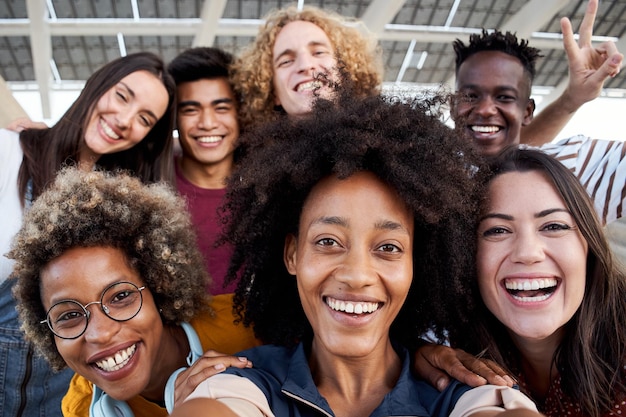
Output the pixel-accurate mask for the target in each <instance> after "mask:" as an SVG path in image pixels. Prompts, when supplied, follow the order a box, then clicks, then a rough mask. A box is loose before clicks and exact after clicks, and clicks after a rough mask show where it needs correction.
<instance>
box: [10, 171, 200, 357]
mask: <svg viewBox="0 0 626 417" xmlns="http://www.w3.org/2000/svg"><path fill="white" fill-rule="evenodd" d="M97 246H104V247H112V248H116V249H119V250H121V251H122V252H123V253H124V254H125V255H126V257H127V259H128V261H129V263H130V265H132V266H133V268H135V269H136V271H137V272H138V273H139V275H140V277H141V278H142V280H143V282H144V284H145V285H146V287H147V289H148V290H149V291H150V292H151V293H152V296H153V298H154V300H155V303H156V305H157V307H158V308H159V311H160V314H161V318H162V320H163V323H164V324H165V325H173V324H176V323H180V322H181V321H189V320H190V319H191V318H192V317H194V316H195V315H196V314H197V313H198V312H200V311H201V310H202V309H205V308H206V309H208V301H209V298H208V296H207V294H206V290H205V289H206V287H207V284H208V280H209V277H208V275H207V273H206V270H205V268H204V266H203V261H202V255H201V254H200V253H199V251H198V249H197V246H196V240H195V234H194V232H193V229H192V226H191V222H190V219H189V215H188V213H187V210H186V208H185V203H184V201H183V200H182V199H181V198H179V197H178V196H177V195H176V193H175V191H174V190H172V189H171V188H170V187H169V186H168V185H166V184H164V183H158V184H152V185H144V184H142V183H141V181H140V180H139V179H137V178H135V177H132V176H130V175H129V174H126V173H121V172H118V173H111V172H102V171H92V172H83V171H80V170H78V169H76V168H64V169H63V170H62V171H61V172H60V173H59V174H58V175H57V177H56V179H55V181H54V183H53V184H51V185H50V186H49V187H48V188H47V190H46V191H45V192H44V193H43V194H41V196H40V197H39V198H38V199H37V200H35V202H34V203H33V205H32V207H31V208H30V210H29V211H28V212H27V214H26V216H25V218H24V224H23V226H22V229H21V230H20V231H19V233H18V234H17V235H16V237H15V240H14V244H13V248H12V250H11V252H10V253H9V257H11V258H13V259H15V261H16V264H15V269H14V274H13V275H14V278H15V279H17V283H16V285H15V288H14V290H13V293H14V296H15V297H16V299H17V305H18V312H19V315H20V319H21V321H22V327H23V329H24V331H25V333H26V337H27V339H28V340H30V341H31V342H32V343H33V344H34V345H35V347H36V348H37V349H38V350H39V352H40V353H41V354H43V356H44V357H45V358H46V359H47V360H48V362H50V364H51V365H52V367H53V368H55V369H62V368H64V367H65V366H66V364H65V362H64V360H63V358H62V357H61V355H60V354H59V352H58V351H57V349H56V344H55V341H54V336H53V335H52V332H50V330H49V329H48V327H47V326H45V325H42V324H41V323H40V321H41V320H43V319H44V318H45V317H46V311H45V309H44V307H43V304H42V301H41V297H40V285H41V281H40V272H41V270H42V269H43V268H44V267H45V266H46V265H47V264H48V263H49V262H50V261H51V260H53V259H55V258H56V257H58V256H60V255H62V254H63V253H64V252H66V251H67V250H69V249H71V248H75V247H97Z"/></svg>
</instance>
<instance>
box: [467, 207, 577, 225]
mask: <svg viewBox="0 0 626 417" xmlns="http://www.w3.org/2000/svg"><path fill="white" fill-rule="evenodd" d="M552 213H567V214H571V213H570V212H569V210H566V209H564V208H550V209H545V210H542V211H540V212H539V213H535V215H534V216H533V217H534V218H535V219H540V218H542V217H546V216H548V215H550V214H552ZM487 219H502V220H509V221H512V220H515V218H514V217H513V216H511V215H510V214H503V213H487V214H485V215H484V216H481V217H480V218H479V219H478V221H479V222H482V221H483V220H487Z"/></svg>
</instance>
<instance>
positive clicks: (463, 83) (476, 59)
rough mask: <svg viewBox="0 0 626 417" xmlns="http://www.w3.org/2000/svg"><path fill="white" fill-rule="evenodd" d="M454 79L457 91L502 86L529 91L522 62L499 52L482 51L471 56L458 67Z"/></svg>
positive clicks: (527, 75) (527, 79)
mask: <svg viewBox="0 0 626 417" xmlns="http://www.w3.org/2000/svg"><path fill="white" fill-rule="evenodd" d="M456 78H457V80H456V84H457V89H460V88H466V87H468V86H477V87H483V86H484V87H488V86H500V85H502V86H512V87H514V88H517V89H522V88H527V89H528V90H529V91H530V76H529V74H528V73H527V72H526V71H525V69H524V66H523V65H522V62H521V61H520V60H519V59H517V58H515V57H514V56H512V55H509V54H506V53H504V52H500V51H482V52H477V53H475V54H473V55H471V56H470V57H469V58H467V59H466V60H465V61H464V62H463V63H462V64H461V66H460V67H459V70H458V73H457V76H456Z"/></svg>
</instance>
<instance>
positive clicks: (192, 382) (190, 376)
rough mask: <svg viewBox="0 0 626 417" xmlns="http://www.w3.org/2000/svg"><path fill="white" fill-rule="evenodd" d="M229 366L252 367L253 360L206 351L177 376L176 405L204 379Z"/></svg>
mask: <svg viewBox="0 0 626 417" xmlns="http://www.w3.org/2000/svg"><path fill="white" fill-rule="evenodd" d="M229 366H232V367H235V368H252V362H250V361H249V360H248V359H246V358H244V357H236V356H228V355H224V354H223V353H219V352H216V351H214V350H209V351H206V352H205V353H204V354H203V355H202V357H200V358H199V359H198V360H197V361H196V362H194V364H193V365H191V366H190V367H189V368H187V369H186V370H184V371H182V372H181V373H180V374H178V376H177V377H176V382H175V388H174V407H177V406H179V405H180V404H182V402H183V401H184V400H185V399H186V398H187V397H188V396H189V394H191V393H192V392H193V390H195V389H196V387H197V386H198V384H200V383H201V382H202V381H204V380H205V379H207V378H209V377H211V376H213V375H216V374H218V373H221V372H222V371H223V370H224V369H226V368H227V367H229Z"/></svg>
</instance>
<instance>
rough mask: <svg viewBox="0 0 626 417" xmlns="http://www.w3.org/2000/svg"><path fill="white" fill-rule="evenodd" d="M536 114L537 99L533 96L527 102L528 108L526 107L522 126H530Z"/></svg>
mask: <svg viewBox="0 0 626 417" xmlns="http://www.w3.org/2000/svg"><path fill="white" fill-rule="evenodd" d="M534 114H535V100H533V99H532V98H529V99H528V103H526V108H525V109H524V118H523V119H522V126H528V125H529V124H530V122H532V120H533V117H534Z"/></svg>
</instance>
